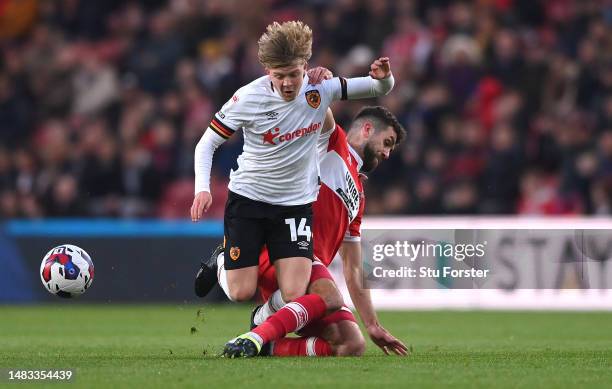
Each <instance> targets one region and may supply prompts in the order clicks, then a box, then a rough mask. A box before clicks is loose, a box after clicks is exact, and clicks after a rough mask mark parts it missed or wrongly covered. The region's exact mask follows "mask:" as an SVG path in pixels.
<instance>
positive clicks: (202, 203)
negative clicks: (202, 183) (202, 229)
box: [191, 191, 212, 222]
mask: <svg viewBox="0 0 612 389" xmlns="http://www.w3.org/2000/svg"><path fill="white" fill-rule="evenodd" d="M211 204H212V196H211V195H210V193H209V192H204V191H202V192H199V193H198V194H197V195H195V198H194V199H193V204H192V205H191V221H194V222H197V221H198V220H200V219H201V218H202V215H203V214H204V212H206V211H208V208H210V205H211Z"/></svg>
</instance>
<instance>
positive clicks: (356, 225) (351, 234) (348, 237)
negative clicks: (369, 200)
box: [344, 197, 365, 242]
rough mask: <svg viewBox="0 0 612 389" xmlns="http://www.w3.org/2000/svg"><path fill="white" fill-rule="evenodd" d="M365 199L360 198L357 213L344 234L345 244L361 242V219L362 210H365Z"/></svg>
mask: <svg viewBox="0 0 612 389" xmlns="http://www.w3.org/2000/svg"><path fill="white" fill-rule="evenodd" d="M364 201H365V199H364V198H363V197H362V198H361V204H360V205H359V212H358V213H357V216H356V217H355V219H353V221H352V222H351V223H350V224H349V226H348V228H347V230H346V234H344V241H345V242H359V241H361V218H362V216H363V210H364V208H365V204H364Z"/></svg>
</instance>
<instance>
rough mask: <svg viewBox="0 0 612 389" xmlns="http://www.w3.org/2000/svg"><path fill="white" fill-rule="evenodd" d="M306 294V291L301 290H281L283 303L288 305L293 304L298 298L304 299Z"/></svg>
mask: <svg viewBox="0 0 612 389" xmlns="http://www.w3.org/2000/svg"><path fill="white" fill-rule="evenodd" d="M305 293H306V291H305V290H303V289H299V288H289V289H288V290H281V296H282V297H283V301H284V302H286V303H288V302H291V301H293V300H295V299H296V298H298V297H302V296H303V295H304V294H305Z"/></svg>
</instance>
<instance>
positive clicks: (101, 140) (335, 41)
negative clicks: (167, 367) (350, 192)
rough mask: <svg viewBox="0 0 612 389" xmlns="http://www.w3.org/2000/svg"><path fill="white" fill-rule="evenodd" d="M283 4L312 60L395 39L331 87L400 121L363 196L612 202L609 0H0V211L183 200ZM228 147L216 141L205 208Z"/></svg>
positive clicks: (604, 209) (340, 57) (102, 212)
mask: <svg viewBox="0 0 612 389" xmlns="http://www.w3.org/2000/svg"><path fill="white" fill-rule="evenodd" d="M294 19H300V20H303V21H304V22H306V23H307V24H309V25H310V26H311V27H312V29H313V31H314V47H313V57H312V59H311V61H310V65H311V66H316V65H320V66H325V67H327V68H329V69H330V70H332V71H333V72H334V74H336V75H341V76H347V77H348V76H359V75H364V74H366V72H367V71H368V70H369V64H370V63H371V61H372V60H373V59H374V58H376V57H378V56H381V55H384V56H388V57H390V58H391V65H392V70H393V73H394V75H395V78H396V80H397V82H396V87H395V89H394V90H393V91H392V93H391V94H390V95H388V96H385V97H384V98H381V99H378V101H376V100H365V101H358V102H338V103H335V105H334V106H333V109H334V113H335V116H336V120H337V122H338V123H339V124H341V125H343V126H345V127H348V126H349V125H350V121H351V117H352V115H353V114H354V113H356V111H357V110H358V109H359V108H360V107H362V106H363V105H364V104H367V105H372V104H382V105H385V106H386V107H387V108H389V109H390V110H391V111H392V112H394V113H395V114H396V116H397V117H398V118H399V120H400V122H401V123H402V124H403V125H404V126H405V127H406V128H407V129H408V137H407V139H406V140H405V141H404V142H403V144H402V145H401V147H398V148H396V151H395V152H394V154H393V155H392V157H391V158H390V159H389V160H388V161H386V162H384V163H383V164H381V165H380V166H379V168H378V169H377V170H376V171H375V172H373V173H371V174H370V175H369V179H368V180H367V182H366V184H365V186H366V197H367V201H366V204H367V206H366V212H367V213H368V214H419V215H423V214H427V215H448V214H494V215H497V214H530V215H568V214H595V215H610V214H611V213H612V2H611V1H608V0H582V1H578V0H575V1H573V0H547V1H544V0H475V1H450V0H446V1H444V0H428V1H425V0H421V1H417V0H413V1H410V0H406V1H389V0H377V1H365V0H363V1H361V0H336V1H327V0H310V1H281V0H249V1H239V0H167V1H160V0H150V1H123V0H105V1H85V0H81V1H79V0H44V1H43V0H41V1H37V0H0V54H1V56H0V215H1V216H2V217H5V218H7V217H8V218H12V217H24V218H39V217H74V216H93V217H162V218H185V217H188V214H189V211H188V210H189V207H190V205H191V201H192V199H193V151H194V148H195V145H196V143H197V141H198V140H199V138H200V136H201V135H202V131H203V130H204V129H205V128H206V127H207V126H208V124H209V122H210V120H211V118H212V116H213V114H214V113H215V112H216V110H218V109H219V108H220V107H221V105H222V104H223V103H224V102H225V101H226V100H228V99H229V98H230V97H231V96H232V94H233V92H234V91H235V90H236V89H238V88H239V87H240V86H242V85H244V84H246V83H248V82H250V81H251V80H253V79H255V78H257V77H259V76H261V75H262V74H263V69H262V68H261V65H260V64H259V63H258V61H257V44H256V42H257V39H258V37H259V36H260V35H261V33H262V32H263V31H264V29H265V26H266V25H267V24H268V23H270V22H271V21H275V20H276V21H285V20H294ZM241 148H242V140H241V135H240V134H239V133H236V134H235V135H234V136H233V137H232V138H231V139H230V140H229V141H228V142H226V144H224V145H223V146H222V147H221V148H220V149H219V150H218V151H217V153H216V154H215V161H214V163H213V182H212V191H213V199H214V204H213V208H212V210H211V211H210V213H209V214H210V215H211V216H212V217H221V216H222V214H223V206H224V201H225V198H226V185H227V177H228V174H229V170H230V169H231V168H233V167H234V166H235V165H236V157H237V156H238V155H239V153H240V152H241Z"/></svg>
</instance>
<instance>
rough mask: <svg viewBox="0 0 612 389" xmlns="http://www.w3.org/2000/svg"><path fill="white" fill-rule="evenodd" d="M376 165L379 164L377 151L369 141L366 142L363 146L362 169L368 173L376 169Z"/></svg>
mask: <svg viewBox="0 0 612 389" xmlns="http://www.w3.org/2000/svg"><path fill="white" fill-rule="evenodd" d="M376 166H378V157H377V156H376V152H375V151H374V149H373V148H372V146H370V144H369V143H366V145H365V146H364V148H363V166H361V171H362V172H364V173H368V172H371V171H372V170H374V169H375V168H376Z"/></svg>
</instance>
